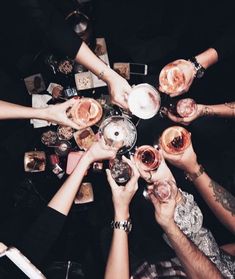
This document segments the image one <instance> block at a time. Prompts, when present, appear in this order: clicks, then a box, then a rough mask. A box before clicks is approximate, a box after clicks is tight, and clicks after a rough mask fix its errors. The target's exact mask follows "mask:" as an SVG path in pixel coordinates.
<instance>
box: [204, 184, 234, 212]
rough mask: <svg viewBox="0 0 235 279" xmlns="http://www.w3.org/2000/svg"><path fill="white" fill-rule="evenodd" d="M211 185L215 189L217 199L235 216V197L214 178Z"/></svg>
mask: <svg viewBox="0 0 235 279" xmlns="http://www.w3.org/2000/svg"><path fill="white" fill-rule="evenodd" d="M209 187H211V188H212V189H213V192H214V197H215V200H216V201H217V202H219V203H220V204H221V205H222V206H223V208H225V209H226V210H228V211H229V212H231V214H232V215H233V216H235V197H234V196H233V195H232V194H230V193H229V192H228V191H227V190H225V189H224V188H223V187H222V186H220V185H219V184H218V183H217V182H215V181H213V180H211V181H210V184H209Z"/></svg>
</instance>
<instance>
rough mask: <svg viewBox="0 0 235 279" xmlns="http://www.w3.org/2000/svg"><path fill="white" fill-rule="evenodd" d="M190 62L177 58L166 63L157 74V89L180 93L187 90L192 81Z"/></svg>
mask: <svg viewBox="0 0 235 279" xmlns="http://www.w3.org/2000/svg"><path fill="white" fill-rule="evenodd" d="M191 67H192V63H191V62H189V61H187V60H184V59H178V60H176V61H174V62H171V63H169V64H167V65H166V66H165V67H164V68H163V69H162V70H161V72H160V75H159V85H160V86H159V89H160V91H161V92H164V93H166V94H169V95H170V94H176V95H181V94H183V93H185V92H186V91H187V90H188V87H189V86H190V85H191V83H192V81H193V78H194V77H193V76H192V75H191Z"/></svg>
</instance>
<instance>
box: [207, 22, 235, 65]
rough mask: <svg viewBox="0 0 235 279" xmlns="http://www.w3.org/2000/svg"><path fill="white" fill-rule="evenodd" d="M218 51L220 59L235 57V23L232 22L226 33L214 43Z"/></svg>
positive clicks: (213, 45)
mask: <svg viewBox="0 0 235 279" xmlns="http://www.w3.org/2000/svg"><path fill="white" fill-rule="evenodd" d="M212 48H214V49H215V50H216V51H217V53H218V57H219V60H224V59H228V58H232V57H235V24H231V26H230V28H228V29H227V30H226V32H225V34H224V35H222V36H221V37H220V39H219V40H217V41H216V42H215V43H214V44H212Z"/></svg>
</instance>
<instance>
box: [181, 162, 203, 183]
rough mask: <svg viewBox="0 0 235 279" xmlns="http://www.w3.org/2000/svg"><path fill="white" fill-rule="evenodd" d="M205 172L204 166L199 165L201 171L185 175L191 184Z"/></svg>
mask: <svg viewBox="0 0 235 279" xmlns="http://www.w3.org/2000/svg"><path fill="white" fill-rule="evenodd" d="M204 172H205V169H204V168H203V166H202V165H199V170H198V171H197V172H195V173H185V178H186V179H188V180H189V181H191V182H194V181H195V180H196V179H197V178H198V177H199V176H201V175H202V174H203V173H204Z"/></svg>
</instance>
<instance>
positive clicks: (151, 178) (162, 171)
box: [134, 149, 174, 183]
mask: <svg viewBox="0 0 235 279" xmlns="http://www.w3.org/2000/svg"><path fill="white" fill-rule="evenodd" d="M158 152H159V154H160V158H161V162H160V164H159V166H158V167H157V169H155V170H151V171H146V170H144V169H143V168H142V167H141V164H140V163H139V161H138V159H137V158H135V157H134V161H135V164H136V166H137V168H138V171H139V173H140V176H141V177H142V178H143V179H144V180H145V181H146V182H147V183H154V182H157V181H158V180H162V179H171V180H174V177H173V175H172V173H171V171H170V169H169V168H168V166H167V164H166V162H165V159H164V157H163V155H162V150H161V149H158Z"/></svg>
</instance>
